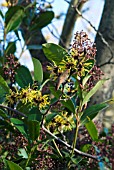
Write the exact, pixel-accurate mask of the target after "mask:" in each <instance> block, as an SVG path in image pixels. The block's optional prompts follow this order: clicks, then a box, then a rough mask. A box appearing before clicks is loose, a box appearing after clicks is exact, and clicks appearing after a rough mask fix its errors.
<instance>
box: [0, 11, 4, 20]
mask: <svg viewBox="0 0 114 170" xmlns="http://www.w3.org/2000/svg"><path fill="white" fill-rule="evenodd" d="M0 16H1V17H2V18H3V19H4V15H3V13H2V11H1V10H0Z"/></svg>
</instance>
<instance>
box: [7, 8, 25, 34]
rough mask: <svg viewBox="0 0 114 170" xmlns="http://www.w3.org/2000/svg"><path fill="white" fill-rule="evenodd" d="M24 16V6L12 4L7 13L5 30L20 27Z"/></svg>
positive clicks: (8, 30)
mask: <svg viewBox="0 0 114 170" xmlns="http://www.w3.org/2000/svg"><path fill="white" fill-rule="evenodd" d="M23 16H24V8H23V7H21V6H12V7H10V8H9V9H8V11H7V12H6V15H5V32H6V34H7V33H8V32H10V31H12V30H14V31H15V30H16V29H18V27H19V26H20V24H21V22H22V19H23Z"/></svg>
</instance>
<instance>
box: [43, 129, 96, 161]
mask: <svg viewBox="0 0 114 170" xmlns="http://www.w3.org/2000/svg"><path fill="white" fill-rule="evenodd" d="M42 128H43V130H44V131H45V132H46V133H48V134H49V135H50V136H52V137H53V138H54V139H56V140H58V141H59V142H60V143H62V144H63V145H65V146H66V147H68V148H69V149H72V148H73V147H72V146H71V145H69V144H68V143H66V142H64V141H63V140H61V139H60V138H58V137H57V136H55V135H54V134H53V133H51V132H50V131H49V130H47V129H46V128H45V127H44V126H42ZM74 151H75V152H76V153H77V154H79V155H82V156H85V157H88V158H92V159H96V160H97V159H98V156H93V155H90V154H88V153H84V152H81V151H79V150H78V149H76V148H75V149H74Z"/></svg>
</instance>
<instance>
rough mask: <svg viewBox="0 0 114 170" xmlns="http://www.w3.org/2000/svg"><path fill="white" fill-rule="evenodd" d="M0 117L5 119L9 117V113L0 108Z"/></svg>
mask: <svg viewBox="0 0 114 170" xmlns="http://www.w3.org/2000/svg"><path fill="white" fill-rule="evenodd" d="M0 117H1V118H3V119H7V118H8V115H7V114H6V112H5V111H4V110H2V109H0Z"/></svg>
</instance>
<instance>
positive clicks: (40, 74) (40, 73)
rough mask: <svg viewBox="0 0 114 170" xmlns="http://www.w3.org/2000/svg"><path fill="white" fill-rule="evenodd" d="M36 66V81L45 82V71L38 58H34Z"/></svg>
mask: <svg viewBox="0 0 114 170" xmlns="http://www.w3.org/2000/svg"><path fill="white" fill-rule="evenodd" d="M32 61H33V65H34V79H35V81H38V82H39V83H41V82H42V81H43V69H42V65H41V63H40V61H39V60H38V59H36V58H32Z"/></svg>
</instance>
